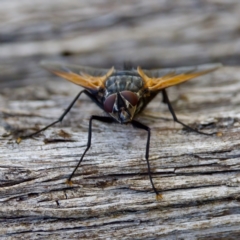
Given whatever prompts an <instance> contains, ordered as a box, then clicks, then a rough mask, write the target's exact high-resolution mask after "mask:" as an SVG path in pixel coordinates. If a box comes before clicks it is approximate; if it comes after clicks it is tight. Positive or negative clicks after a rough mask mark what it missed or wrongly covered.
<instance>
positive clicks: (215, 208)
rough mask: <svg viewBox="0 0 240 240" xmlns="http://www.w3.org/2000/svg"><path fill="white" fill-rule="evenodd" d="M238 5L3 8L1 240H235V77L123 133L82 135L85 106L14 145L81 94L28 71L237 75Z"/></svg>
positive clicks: (238, 85) (180, 91)
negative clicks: (204, 69) (60, 64)
mask: <svg viewBox="0 0 240 240" xmlns="http://www.w3.org/2000/svg"><path fill="white" fill-rule="evenodd" d="M239 12H240V3H239V1H229V2H226V1H221V0H215V1H199V2H198V3H196V2H195V3H192V2H189V1H178V2H174V4H173V3H171V2H170V1H167V2H166V1H153V0H151V1H133V0H131V1H128V2H126V3H122V2H121V3H120V1H119V2H117V1H116V2H114V3H113V2H112V1H108V0H103V1H99V2H96V1H87V2H86V1H74V0H70V1H65V2H63V1H60V0H54V1H45V0H41V1H38V0H37V1H34V4H33V3H31V2H29V1H26V0H24V1H21V3H20V2H19V1H16V0H11V1H3V2H2V3H1V8H0V16H1V25H0V28H1V31H0V32H1V34H0V41H1V45H0V52H1V54H0V102H1V105H0V136H1V137H0V206H1V207H0V221H1V225H0V238H1V239H23V238H25V239H46V238H48V239H237V237H238V236H239V235H240V230H239V224H240V217H239V207H240V204H239V194H240V184H239V183H240V147H239V146H240V124H239V118H240V108H239V104H240V95H239V91H240V81H239V79H240V68H239V67H238V66H236V67H233V66H225V67H223V68H221V69H219V70H218V71H216V72H214V73H211V74H208V75H206V76H203V77H200V78H197V79H195V80H192V81H190V82H188V83H185V84H181V85H179V86H175V87H172V88H169V89H167V91H168V93H169V97H170V99H171V102H172V103H173V106H174V109H175V111H176V114H177V116H178V117H179V119H181V120H182V121H183V122H184V123H186V124H189V125H190V126H192V127H196V128H197V129H199V130H201V131H203V132H206V133H213V132H218V133H221V134H222V136H220V134H219V136H217V135H214V136H205V135H200V134H196V133H192V132H188V131H186V130H184V129H183V128H182V126H181V125H179V124H177V123H174V122H173V121H172V117H171V114H170V113H169V111H168V109H167V106H166V105H165V104H163V103H162V102H161V95H159V96H157V97H156V99H154V101H153V102H151V103H150V104H149V106H148V108H147V109H146V110H145V111H144V113H143V114H141V115H140V116H138V117H137V119H138V120H139V121H141V122H142V123H144V124H146V125H148V126H150V127H151V132H152V136H151V143H150V158H149V159H150V164H151V168H152V171H153V176H154V179H153V181H154V183H155V185H156V188H157V189H158V190H159V191H160V192H161V193H162V195H163V199H162V200H161V201H157V200H156V199H155V194H154V192H153V191H152V189H151V184H150V182H149V179H148V175H147V165H146V161H145V159H144V154H145V146H146V137H147V135H146V133H145V132H144V131H141V130H138V129H135V128H133V127H132V126H131V125H127V126H125V125H119V124H104V123H100V122H94V125H93V138H92V146H91V148H90V150H89V152H88V153H87V155H86V157H85V158H84V161H83V163H82V165H81V167H79V168H78V170H77V172H76V174H75V176H74V178H73V185H72V186H69V185H67V184H66V183H65V181H66V179H67V177H68V176H69V175H70V174H71V172H72V171H73V169H74V167H75V166H76V164H77V162H78V160H79V158H80V157H81V154H82V153H83V151H84V149H85V147H86V142H87V137H88V136H87V135H88V120H89V118H90V116H91V115H93V114H98V115H103V114H104V113H103V112H102V111H101V110H100V109H99V108H97V106H95V105H94V103H92V102H91V101H90V100H89V99H88V98H87V97H86V96H83V97H81V99H80V100H79V101H78V102H77V103H76V105H75V106H74V108H73V109H72V110H71V112H70V113H69V114H68V115H67V117H66V118H65V119H64V121H63V122H62V123H61V124H58V125H56V126H54V127H52V128H50V129H48V130H46V131H45V132H44V133H43V134H41V135H39V136H37V137H35V138H33V139H27V140H23V141H22V142H21V143H20V144H17V143H16V141H15V140H16V138H17V136H19V135H21V134H27V133H30V132H33V131H35V130H37V129H39V128H40V127H43V126H45V125H47V124H49V123H51V122H52V121H54V120H55V119H56V118H57V117H58V116H60V115H61V113H62V112H63V110H64V109H65V108H66V107H67V106H68V104H69V103H70V102H71V100H72V99H73V98H74V97H75V95H76V94H77V93H78V91H80V90H81V88H79V87H76V86H75V85H73V84H71V83H69V82H66V81H64V80H61V79H59V78H56V77H54V76H52V75H51V74H49V73H47V72H46V71H45V70H42V69H40V67H39V66H38V62H39V60H42V59H48V60H49V59H55V60H64V61H65V62H70V63H71V62H72V63H73V62H74V63H75V64H82V65H92V66H102V67H110V66H112V65H114V66H116V67H121V64H122V63H123V61H124V60H131V61H132V62H133V64H134V65H138V64H141V65H143V66H145V67H156V66H180V65H190V64H198V63H207V62H223V63H225V65H226V64H228V65H230V64H235V65H237V64H239V58H238V55H239V51H240V49H239V47H238V46H239V39H240V38H239V22H240V21H239V16H240V14H239Z"/></svg>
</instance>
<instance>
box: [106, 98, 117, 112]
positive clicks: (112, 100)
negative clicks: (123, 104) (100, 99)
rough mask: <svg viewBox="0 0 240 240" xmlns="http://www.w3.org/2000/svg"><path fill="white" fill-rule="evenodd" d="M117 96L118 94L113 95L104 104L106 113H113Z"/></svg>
mask: <svg viewBox="0 0 240 240" xmlns="http://www.w3.org/2000/svg"><path fill="white" fill-rule="evenodd" d="M116 96H117V95H116V94H112V95H110V96H109V97H107V98H106V100H105V102H104V106H103V108H104V110H105V111H106V112H109V113H110V112H112V111H113V105H114V103H115V100H116Z"/></svg>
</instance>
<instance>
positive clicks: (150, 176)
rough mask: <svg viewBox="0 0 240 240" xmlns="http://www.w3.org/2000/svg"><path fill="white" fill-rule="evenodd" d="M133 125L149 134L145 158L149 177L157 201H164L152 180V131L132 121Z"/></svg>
mask: <svg viewBox="0 0 240 240" xmlns="http://www.w3.org/2000/svg"><path fill="white" fill-rule="evenodd" d="M132 125H133V126H134V127H136V128H140V129H143V130H146V131H147V133H148V137H147V145H146V153H145V158H146V161H147V167H148V176H149V179H150V182H151V185H152V188H153V191H154V192H155V193H156V198H157V200H160V199H162V195H161V194H160V193H159V192H158V191H157V189H156V188H155V186H154V183H153V179H152V173H151V168H150V163H149V160H148V157H149V147H150V137H151V129H150V128H149V127H148V126H146V125H144V124H142V123H140V122H138V121H135V120H133V121H132Z"/></svg>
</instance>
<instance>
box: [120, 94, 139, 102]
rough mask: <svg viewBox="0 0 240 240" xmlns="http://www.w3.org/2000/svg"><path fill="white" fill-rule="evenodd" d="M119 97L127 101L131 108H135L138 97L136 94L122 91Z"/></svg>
mask: <svg viewBox="0 0 240 240" xmlns="http://www.w3.org/2000/svg"><path fill="white" fill-rule="evenodd" d="M121 95H122V96H123V97H124V98H125V99H126V100H127V101H128V102H130V104H131V105H132V106H136V105H137V103H138V96H137V94H136V93H133V92H130V91H122V92H121Z"/></svg>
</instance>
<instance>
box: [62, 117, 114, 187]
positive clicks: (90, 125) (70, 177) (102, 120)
mask: <svg viewBox="0 0 240 240" xmlns="http://www.w3.org/2000/svg"><path fill="white" fill-rule="evenodd" d="M93 120H98V121H101V122H106V123H112V122H114V119H113V118H111V117H105V116H96V115H93V116H91V118H90V120H89V127H88V142H87V147H86V149H85V151H84V152H83V154H82V156H81V158H80V160H79V162H78V164H77V166H76V167H75V168H74V170H73V171H72V173H71V175H70V176H69V178H68V179H67V184H72V181H71V179H72V177H73V175H74V173H75V172H76V170H77V169H78V167H79V166H80V164H81V162H82V160H83V158H84V156H85V154H86V153H87V151H88V149H89V148H90V147H91V140H92V121H93Z"/></svg>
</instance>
